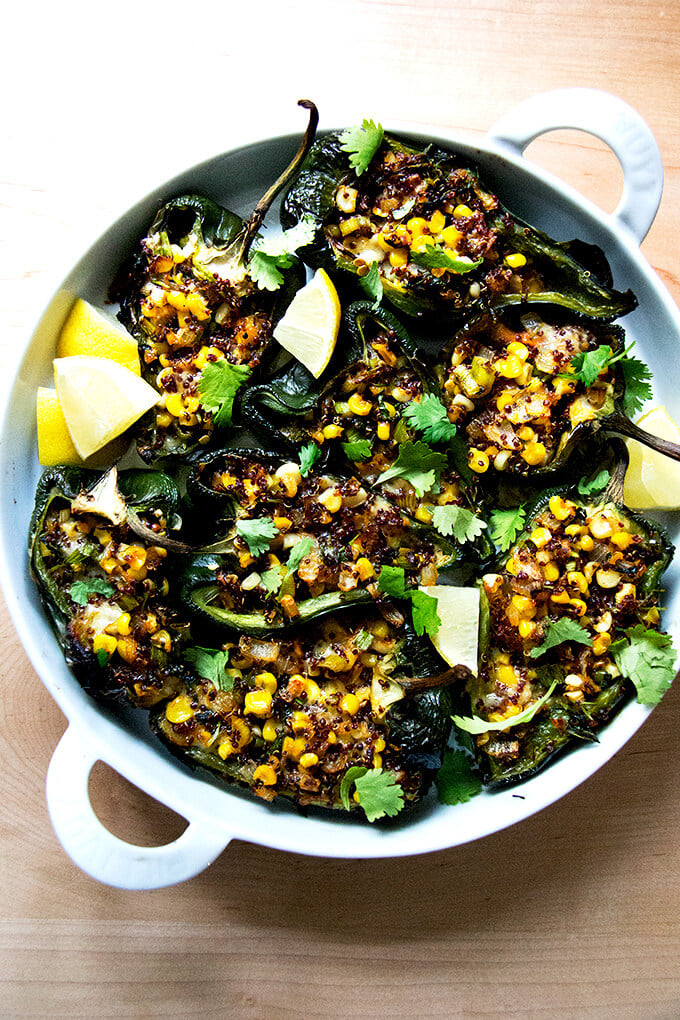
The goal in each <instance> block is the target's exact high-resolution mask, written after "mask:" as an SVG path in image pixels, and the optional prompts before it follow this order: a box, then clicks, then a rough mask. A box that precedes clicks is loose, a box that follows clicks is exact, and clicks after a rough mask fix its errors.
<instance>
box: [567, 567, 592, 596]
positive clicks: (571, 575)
mask: <svg viewBox="0 0 680 1020" xmlns="http://www.w3.org/2000/svg"><path fill="white" fill-rule="evenodd" d="M567 583H568V584H573V585H574V587H575V588H578V590H579V591H580V592H581V594H582V595H586V594H587V593H588V582H587V581H586V579H585V576H584V575H583V574H582V573H581V571H580V570H569V571H568V572H567Z"/></svg>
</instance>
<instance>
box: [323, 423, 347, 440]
mask: <svg viewBox="0 0 680 1020" xmlns="http://www.w3.org/2000/svg"><path fill="white" fill-rule="evenodd" d="M344 431H345V429H344V427H343V426H342V425H326V426H325V427H324V429H323V437H324V439H337V438H338V436H341V435H342V433H343V432H344Z"/></svg>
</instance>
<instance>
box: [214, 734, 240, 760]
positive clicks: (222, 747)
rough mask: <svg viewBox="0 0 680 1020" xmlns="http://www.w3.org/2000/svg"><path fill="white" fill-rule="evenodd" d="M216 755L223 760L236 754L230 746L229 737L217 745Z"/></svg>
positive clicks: (231, 745) (235, 750) (232, 746)
mask: <svg viewBox="0 0 680 1020" xmlns="http://www.w3.org/2000/svg"><path fill="white" fill-rule="evenodd" d="M217 753H218V754H219V756H220V758H222V760H224V759H225V758H228V757H229V756H230V755H232V754H237V753H238V752H237V749H236V748H235V747H234V745H233V744H232V742H231V740H230V739H229V737H225V738H224V740H220V742H219V744H218V745H217Z"/></svg>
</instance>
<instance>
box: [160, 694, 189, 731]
mask: <svg viewBox="0 0 680 1020" xmlns="http://www.w3.org/2000/svg"><path fill="white" fill-rule="evenodd" d="M194 715H195V712H194V710H193V708H192V707H191V702H190V701H189V698H188V697H187V696H186V694H180V695H179V696H178V697H176V698H173V700H172V701H171V702H170V703H169V704H168V706H167V707H166V709H165V718H166V719H167V720H168V722H170V723H172V724H173V725H177V724H178V723H183V722H187V721H188V720H189V719H193V717H194Z"/></svg>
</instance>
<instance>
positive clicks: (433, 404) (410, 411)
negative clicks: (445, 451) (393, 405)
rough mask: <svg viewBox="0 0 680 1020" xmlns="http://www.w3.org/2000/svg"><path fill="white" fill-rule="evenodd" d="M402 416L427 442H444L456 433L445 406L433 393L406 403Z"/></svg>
mask: <svg viewBox="0 0 680 1020" xmlns="http://www.w3.org/2000/svg"><path fill="white" fill-rule="evenodd" d="M403 417H404V418H405V419H406V420H407V422H408V423H409V425H411V426H412V427H413V428H414V429H417V430H418V432H422V434H423V438H424V439H425V440H426V442H428V443H445V442H448V441H449V440H450V439H453V437H454V436H455V434H456V426H455V425H454V424H453V422H451V421H449V417H448V415H447V413H446V408H445V407H444V405H443V404H442V402H441V400H440V399H439V398H438V397H436V396H435V395H434V393H426V394H425V396H424V397H423V399H422V400H420V401H416V400H413V401H411V403H410V404H407V405H406V408H405V410H404V413H403Z"/></svg>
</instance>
